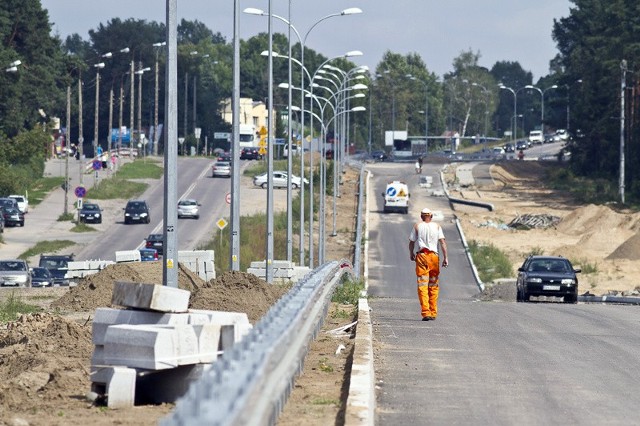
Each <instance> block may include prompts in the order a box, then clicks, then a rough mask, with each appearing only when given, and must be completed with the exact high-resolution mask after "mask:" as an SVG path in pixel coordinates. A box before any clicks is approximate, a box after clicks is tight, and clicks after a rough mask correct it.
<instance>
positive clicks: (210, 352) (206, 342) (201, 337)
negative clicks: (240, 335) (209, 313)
mask: <svg viewBox="0 0 640 426" xmlns="http://www.w3.org/2000/svg"><path fill="white" fill-rule="evenodd" d="M220 328H221V326H220V325H218V324H202V325H194V326H193V329H194V331H195V333H196V337H197V339H198V354H199V355H200V358H199V362H201V363H212V362H214V361H215V360H216V359H217V358H218V356H219V355H220V352H219V349H218V348H219V346H220Z"/></svg>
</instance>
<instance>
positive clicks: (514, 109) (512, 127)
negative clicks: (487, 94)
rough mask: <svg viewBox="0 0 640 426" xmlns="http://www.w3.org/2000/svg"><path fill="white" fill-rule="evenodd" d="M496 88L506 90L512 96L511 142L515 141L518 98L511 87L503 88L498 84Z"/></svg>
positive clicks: (502, 85)
mask: <svg viewBox="0 0 640 426" xmlns="http://www.w3.org/2000/svg"><path fill="white" fill-rule="evenodd" d="M498 87H499V88H500V89H503V90H508V91H510V92H511V93H512V94H513V124H512V125H511V131H512V134H511V141H512V142H513V141H514V140H515V137H516V132H517V131H518V129H517V123H516V120H517V116H518V112H517V108H518V101H517V97H518V95H516V91H515V90H513V89H512V88H511V87H507V86H505V85H504V84H500V85H498Z"/></svg>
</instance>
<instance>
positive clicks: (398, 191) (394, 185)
mask: <svg viewBox="0 0 640 426" xmlns="http://www.w3.org/2000/svg"><path fill="white" fill-rule="evenodd" d="M382 196H383V197H384V208H383V211H384V213H391V212H398V213H404V214H407V213H409V197H410V194H409V187H408V186H407V184H406V183H404V182H401V181H399V180H394V181H393V182H389V183H388V184H387V189H386V190H385V191H384V192H383V193H382Z"/></svg>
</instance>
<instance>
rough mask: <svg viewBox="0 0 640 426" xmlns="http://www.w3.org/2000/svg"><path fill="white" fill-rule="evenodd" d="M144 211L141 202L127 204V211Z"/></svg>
mask: <svg viewBox="0 0 640 426" xmlns="http://www.w3.org/2000/svg"><path fill="white" fill-rule="evenodd" d="M142 209H144V203H143V202H142V201H135V202H131V203H129V204H127V210H142Z"/></svg>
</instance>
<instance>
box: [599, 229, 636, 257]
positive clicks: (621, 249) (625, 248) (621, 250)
mask: <svg viewBox="0 0 640 426" xmlns="http://www.w3.org/2000/svg"><path fill="white" fill-rule="evenodd" d="M607 259H608V260H614V259H629V260H638V259H640V233H636V234H634V235H633V236H632V237H631V238H629V239H628V240H627V241H625V242H624V243H622V244H620V246H618V248H617V249H615V250H614V251H613V253H611V254H610V255H609V256H607Z"/></svg>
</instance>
